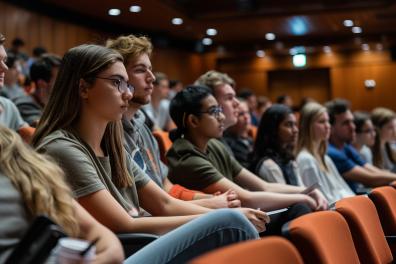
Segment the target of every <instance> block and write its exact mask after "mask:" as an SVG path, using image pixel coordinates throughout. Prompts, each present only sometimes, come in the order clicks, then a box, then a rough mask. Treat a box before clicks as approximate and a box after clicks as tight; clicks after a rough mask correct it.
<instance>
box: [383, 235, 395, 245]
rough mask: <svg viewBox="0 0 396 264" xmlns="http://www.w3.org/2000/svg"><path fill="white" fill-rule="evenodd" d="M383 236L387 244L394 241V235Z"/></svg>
mask: <svg viewBox="0 0 396 264" xmlns="http://www.w3.org/2000/svg"><path fill="white" fill-rule="evenodd" d="M385 238H386V242H388V244H394V243H396V236H385Z"/></svg>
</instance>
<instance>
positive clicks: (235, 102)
mask: <svg viewBox="0 0 396 264" xmlns="http://www.w3.org/2000/svg"><path fill="white" fill-rule="evenodd" d="M239 103H240V102H239V100H238V98H236V97H234V103H233V105H234V107H238V106H239Z"/></svg>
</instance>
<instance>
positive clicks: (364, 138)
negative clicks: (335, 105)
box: [352, 111, 376, 164]
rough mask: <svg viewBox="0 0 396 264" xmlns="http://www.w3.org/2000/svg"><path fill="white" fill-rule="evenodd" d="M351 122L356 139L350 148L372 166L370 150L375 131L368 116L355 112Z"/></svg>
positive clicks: (367, 114)
mask: <svg viewBox="0 0 396 264" xmlns="http://www.w3.org/2000/svg"><path fill="white" fill-rule="evenodd" d="M353 122H354V123H355V127H356V129H355V131H356V138H355V140H354V141H353V142H352V146H353V147H354V148H355V149H356V150H357V151H358V153H359V155H360V156H361V157H362V158H363V159H364V160H365V161H367V162H368V163H370V164H373V152H372V151H371V148H372V147H373V146H374V143H375V136H376V131H375V127H374V125H373V122H372V121H371V119H370V114H369V113H366V112H359V111H356V112H354V113H353Z"/></svg>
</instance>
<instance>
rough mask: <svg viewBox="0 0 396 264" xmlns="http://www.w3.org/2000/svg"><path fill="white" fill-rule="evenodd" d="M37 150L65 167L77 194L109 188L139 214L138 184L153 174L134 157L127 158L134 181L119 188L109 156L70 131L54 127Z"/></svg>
mask: <svg viewBox="0 0 396 264" xmlns="http://www.w3.org/2000/svg"><path fill="white" fill-rule="evenodd" d="M37 150H38V151H39V152H45V153H46V154H47V155H49V156H51V157H52V158H54V159H55V161H57V163H58V164H59V165H60V166H61V167H62V169H63V170H64V172H65V174H66V180H67V182H68V183H69V185H70V187H71V188H72V190H73V194H74V196H75V197H76V198H79V197H83V196H86V195H89V194H92V193H95V192H97V191H100V190H103V189H106V190H108V191H109V192H110V193H111V195H112V196H113V197H114V198H115V199H116V200H117V202H118V203H119V204H120V205H121V206H122V207H123V208H124V209H125V210H126V211H127V212H128V213H130V214H131V216H136V214H134V213H132V212H137V211H139V210H138V209H139V199H138V195H137V191H136V188H141V187H143V186H145V185H146V184H147V183H148V182H149V181H150V178H148V176H147V175H145V174H144V173H143V172H142V171H141V170H140V168H139V167H138V166H137V165H136V164H133V163H131V162H133V161H131V159H128V158H127V159H126V162H127V166H128V170H129V173H130V175H131V177H133V184H132V186H130V187H126V188H117V187H116V186H115V184H114V183H113V182H112V180H111V178H112V176H111V175H112V174H111V166H110V160H109V157H97V156H96V155H95V154H94V152H93V150H92V149H91V148H90V147H89V145H88V144H86V143H84V142H83V141H82V140H81V139H79V138H78V137H77V136H75V135H74V134H72V133H70V132H68V131H65V130H57V131H54V132H53V133H51V134H50V135H48V136H47V137H45V138H44V139H43V140H42V142H41V143H40V145H39V146H38V147H37Z"/></svg>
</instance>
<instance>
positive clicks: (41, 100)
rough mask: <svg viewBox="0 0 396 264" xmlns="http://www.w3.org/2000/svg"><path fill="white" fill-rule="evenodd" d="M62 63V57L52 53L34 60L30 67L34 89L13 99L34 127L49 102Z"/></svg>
mask: <svg viewBox="0 0 396 264" xmlns="http://www.w3.org/2000/svg"><path fill="white" fill-rule="evenodd" d="M60 63H61V58H60V57H58V56H56V55H52V54H46V55H43V56H42V57H40V58H39V59H37V60H36V61H35V62H33V64H32V66H31V68H30V79H31V81H32V82H33V83H34V91H33V92H32V93H31V94H26V95H23V96H19V97H16V98H15V99H13V101H14V103H15V105H16V106H17V108H18V110H19V112H20V113H21V116H22V118H23V119H24V120H25V121H26V122H28V124H29V125H31V126H33V127H35V126H36V125H37V123H38V120H39V119H40V117H41V114H42V112H43V108H44V106H45V105H46V104H47V101H48V97H49V94H50V92H51V90H52V86H53V85H54V82H55V79H56V75H57V73H58V69H59V65H60Z"/></svg>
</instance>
